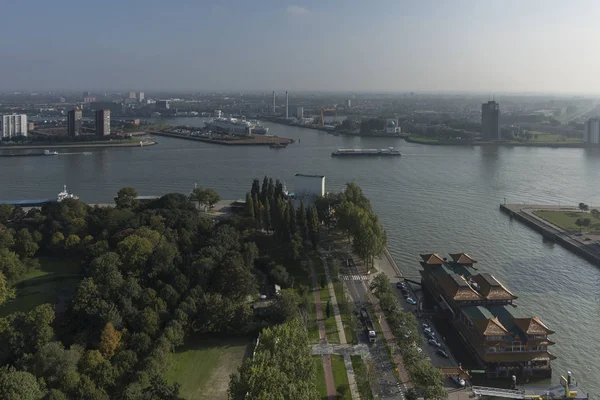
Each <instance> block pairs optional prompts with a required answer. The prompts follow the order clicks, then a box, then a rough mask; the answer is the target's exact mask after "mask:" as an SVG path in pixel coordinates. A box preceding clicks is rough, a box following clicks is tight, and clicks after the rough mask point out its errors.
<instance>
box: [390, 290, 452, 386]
mask: <svg viewBox="0 0 600 400" xmlns="http://www.w3.org/2000/svg"><path fill="white" fill-rule="evenodd" d="M413 285H414V284H411V283H410V282H407V281H404V280H402V281H398V282H396V283H394V287H395V288H396V297H398V302H399V303H400V305H401V306H402V309H403V310H404V311H406V312H411V313H413V314H415V315H416V316H417V320H418V321H419V333H420V334H421V335H422V336H423V340H424V343H425V344H424V345H423V352H425V354H427V357H429V358H430V359H431V363H432V364H433V365H434V366H435V367H438V368H443V369H450V368H458V362H457V361H456V359H455V358H454V356H453V355H452V353H451V352H450V350H449V349H448V346H447V345H446V342H445V338H444V337H443V336H442V335H440V333H439V332H438V331H437V329H436V328H435V326H434V324H433V321H432V320H431V318H429V317H425V316H420V314H419V312H418V305H419V303H420V302H421V296H420V293H419V292H420V290H415V289H416V288H415V287H413ZM445 383H446V386H447V387H448V388H457V387H458V385H457V384H456V383H455V382H454V381H453V380H452V379H451V378H448V379H446V382H445Z"/></svg>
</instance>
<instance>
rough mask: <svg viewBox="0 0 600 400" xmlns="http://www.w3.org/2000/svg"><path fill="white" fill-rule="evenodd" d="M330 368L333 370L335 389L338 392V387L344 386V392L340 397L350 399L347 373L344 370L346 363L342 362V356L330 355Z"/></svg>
mask: <svg viewBox="0 0 600 400" xmlns="http://www.w3.org/2000/svg"><path fill="white" fill-rule="evenodd" d="M331 369H332V370H333V380H334V382H335V390H336V391H337V392H338V393H339V392H340V391H339V390H338V388H339V387H340V386H345V388H346V394H345V396H344V397H341V398H342V399H345V400H352V395H351V394H350V386H349V385H348V373H347V372H346V364H345V363H344V356H340V355H338V354H333V355H332V356H331Z"/></svg>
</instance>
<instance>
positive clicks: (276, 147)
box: [269, 143, 287, 149]
mask: <svg viewBox="0 0 600 400" xmlns="http://www.w3.org/2000/svg"><path fill="white" fill-rule="evenodd" d="M286 146H287V144H282V143H272V144H271V145H269V147H270V148H272V149H283V148H285V147H286Z"/></svg>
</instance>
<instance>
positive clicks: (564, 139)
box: [529, 131, 583, 144]
mask: <svg viewBox="0 0 600 400" xmlns="http://www.w3.org/2000/svg"><path fill="white" fill-rule="evenodd" d="M531 133H532V134H533V136H534V137H533V138H532V139H531V140H530V141H529V142H530V143H559V144H560V143H581V142H582V141H583V139H582V138H576V137H569V136H564V135H558V134H554V133H546V132H538V131H531ZM536 135H537V138H536Z"/></svg>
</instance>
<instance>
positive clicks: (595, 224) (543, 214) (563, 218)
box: [534, 210, 600, 232]
mask: <svg viewBox="0 0 600 400" xmlns="http://www.w3.org/2000/svg"><path fill="white" fill-rule="evenodd" d="M534 214H535V215H537V216H538V217H540V218H542V219H544V220H546V221H548V222H550V223H551V224H554V225H556V226H558V227H560V228H562V229H565V230H567V231H574V232H575V231H576V232H579V231H580V230H583V231H584V232H598V231H600V220H598V219H596V218H594V217H592V215H591V214H590V213H588V212H583V211H547V210H537V211H534ZM579 218H588V219H589V220H590V225H589V226H587V227H582V228H580V227H579V226H577V224H576V223H575V222H576V221H577V220H578V219H579Z"/></svg>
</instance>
